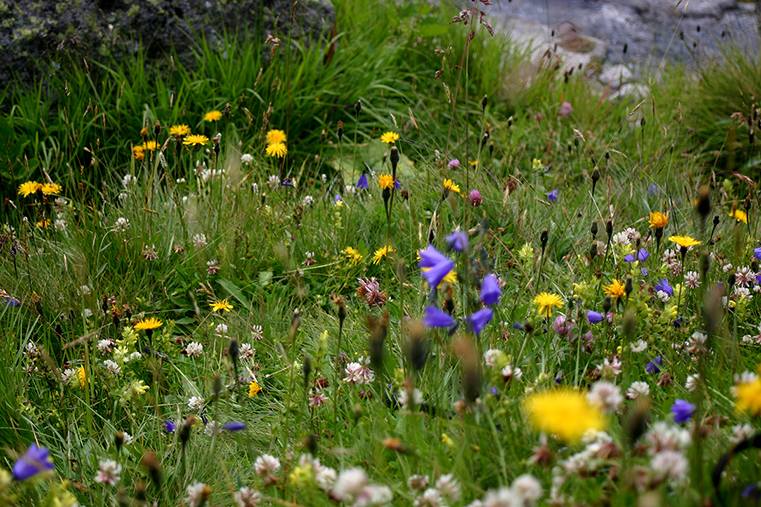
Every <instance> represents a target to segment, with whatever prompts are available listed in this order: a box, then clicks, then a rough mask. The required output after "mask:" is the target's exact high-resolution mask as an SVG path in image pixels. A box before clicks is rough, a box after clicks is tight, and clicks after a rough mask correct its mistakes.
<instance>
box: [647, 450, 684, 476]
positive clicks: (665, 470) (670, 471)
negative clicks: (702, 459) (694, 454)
mask: <svg viewBox="0 0 761 507" xmlns="http://www.w3.org/2000/svg"><path fill="white" fill-rule="evenodd" d="M650 468H652V469H653V472H655V474H656V476H657V477H658V478H660V479H673V480H676V481H681V480H683V479H684V478H685V477H686V476H687V471H688V470H689V463H688V462H687V458H685V457H684V454H682V453H681V452H679V451H662V452H659V453H658V454H656V455H655V456H653V459H652V460H651V461H650Z"/></svg>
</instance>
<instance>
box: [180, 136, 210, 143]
mask: <svg viewBox="0 0 761 507" xmlns="http://www.w3.org/2000/svg"><path fill="white" fill-rule="evenodd" d="M208 142H209V138H208V137H206V136H204V135H201V134H191V135H189V136H187V137H186V138H185V139H183V140H182V144H184V145H185V146H198V145H201V146H205V145H206V143H208Z"/></svg>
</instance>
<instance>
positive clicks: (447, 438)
mask: <svg viewBox="0 0 761 507" xmlns="http://www.w3.org/2000/svg"><path fill="white" fill-rule="evenodd" d="M441 443H442V444H444V445H446V446H447V447H449V448H450V449H454V448H455V443H454V440H452V437H450V436H449V435H447V434H446V433H442V434H441Z"/></svg>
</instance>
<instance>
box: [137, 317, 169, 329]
mask: <svg viewBox="0 0 761 507" xmlns="http://www.w3.org/2000/svg"><path fill="white" fill-rule="evenodd" d="M163 325H164V323H163V322H161V321H160V320H159V319H157V318H156V317H148V318H147V319H143V320H141V321H140V322H138V323H137V324H135V325H134V326H133V327H134V329H135V331H153V330H154V329H158V328H160V327H161V326H163Z"/></svg>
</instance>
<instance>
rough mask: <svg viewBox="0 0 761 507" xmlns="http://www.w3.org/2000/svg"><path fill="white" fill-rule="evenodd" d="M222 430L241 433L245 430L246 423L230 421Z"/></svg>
mask: <svg viewBox="0 0 761 507" xmlns="http://www.w3.org/2000/svg"><path fill="white" fill-rule="evenodd" d="M224 428H225V429H226V430H227V431H241V430H245V429H246V423H244V422H239V421H230V422H229V423H227V424H225V426H224Z"/></svg>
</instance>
